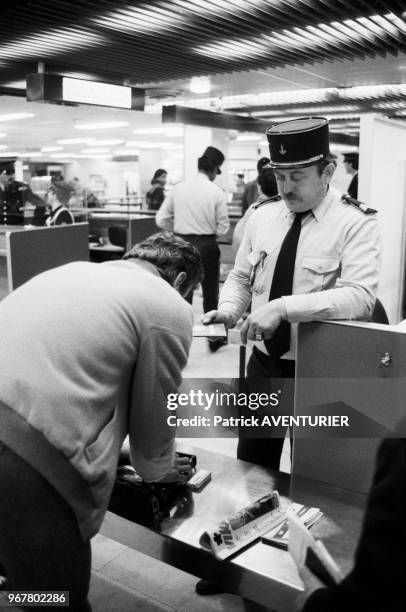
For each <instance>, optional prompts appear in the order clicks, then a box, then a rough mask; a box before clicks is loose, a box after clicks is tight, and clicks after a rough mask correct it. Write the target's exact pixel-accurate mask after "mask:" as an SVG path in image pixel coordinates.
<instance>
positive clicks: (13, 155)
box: [0, 151, 20, 157]
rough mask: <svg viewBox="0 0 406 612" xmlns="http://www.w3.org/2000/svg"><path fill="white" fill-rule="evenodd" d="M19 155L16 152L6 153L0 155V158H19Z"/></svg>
mask: <svg viewBox="0 0 406 612" xmlns="http://www.w3.org/2000/svg"><path fill="white" fill-rule="evenodd" d="M19 156H20V154H19V153H17V151H7V153H0V157H19Z"/></svg>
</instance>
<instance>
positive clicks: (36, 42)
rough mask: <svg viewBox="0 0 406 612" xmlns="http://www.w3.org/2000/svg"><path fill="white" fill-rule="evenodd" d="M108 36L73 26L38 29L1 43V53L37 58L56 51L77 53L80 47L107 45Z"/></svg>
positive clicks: (10, 56)
mask: <svg viewBox="0 0 406 612" xmlns="http://www.w3.org/2000/svg"><path fill="white" fill-rule="evenodd" d="M105 44H106V38H105V37H104V36H101V35H100V34H95V33H93V32H91V31H90V30H88V29H87V30H86V31H82V30H79V29H75V28H72V27H69V28H59V29H58V28H56V29H55V28H52V30H49V31H36V32H35V34H31V35H29V36H21V37H19V38H18V39H15V40H13V41H12V42H9V43H5V44H3V45H0V55H1V56H2V57H5V58H14V57H16V58H20V59H22V58H26V57H27V58H28V57H33V58H35V59H38V58H44V57H54V56H55V53H58V54H61V53H63V52H71V53H76V52H77V51H78V50H79V49H85V48H86V47H94V46H95V45H105Z"/></svg>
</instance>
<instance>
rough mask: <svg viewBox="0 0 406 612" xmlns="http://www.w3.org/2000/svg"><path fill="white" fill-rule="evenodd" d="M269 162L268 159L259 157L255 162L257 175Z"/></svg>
mask: <svg viewBox="0 0 406 612" xmlns="http://www.w3.org/2000/svg"><path fill="white" fill-rule="evenodd" d="M270 161H271V160H270V159H269V157H261V158H260V159H259V160H258V161H257V171H258V174H260V173H261V170H262V168H263V167H264V166H266V165H267V164H269V162H270Z"/></svg>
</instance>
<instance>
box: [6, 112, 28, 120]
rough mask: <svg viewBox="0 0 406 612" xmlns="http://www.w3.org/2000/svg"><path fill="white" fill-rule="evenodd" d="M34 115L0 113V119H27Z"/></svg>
mask: <svg viewBox="0 0 406 612" xmlns="http://www.w3.org/2000/svg"><path fill="white" fill-rule="evenodd" d="M30 117H35V115H34V113H9V114H7V115H0V121H17V120H18V119H29V118H30Z"/></svg>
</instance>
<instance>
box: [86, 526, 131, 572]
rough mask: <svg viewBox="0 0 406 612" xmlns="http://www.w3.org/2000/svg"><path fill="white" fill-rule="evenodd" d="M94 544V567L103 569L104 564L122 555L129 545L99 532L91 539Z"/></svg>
mask: <svg viewBox="0 0 406 612" xmlns="http://www.w3.org/2000/svg"><path fill="white" fill-rule="evenodd" d="M91 544H92V568H93V569H95V570H99V569H101V568H102V567H103V566H104V565H106V564H107V563H109V562H110V561H112V560H113V559H115V558H116V557H118V556H119V555H121V554H122V553H123V552H124V551H126V550H127V547H126V546H124V545H123V544H120V543H119V542H115V541H114V540H111V539H110V538H106V537H105V536H103V535H101V534H100V533H98V534H97V535H96V536H95V537H94V538H92V540H91Z"/></svg>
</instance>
